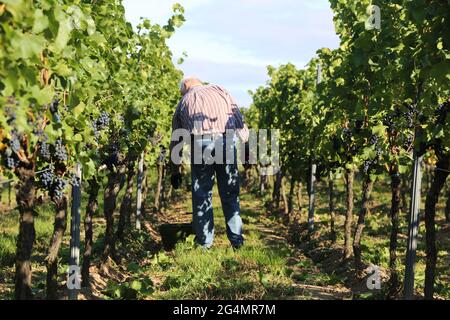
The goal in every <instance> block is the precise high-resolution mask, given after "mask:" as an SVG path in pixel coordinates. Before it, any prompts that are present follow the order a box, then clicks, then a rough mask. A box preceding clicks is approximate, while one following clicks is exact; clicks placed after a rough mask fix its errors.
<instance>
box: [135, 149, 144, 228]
mask: <svg viewBox="0 0 450 320" xmlns="http://www.w3.org/2000/svg"><path fill="white" fill-rule="evenodd" d="M143 178H144V152H142V154H141V158H140V159H139V166H138V174H137V197H136V198H137V203H136V229H138V230H140V229H141V215H142V181H143Z"/></svg>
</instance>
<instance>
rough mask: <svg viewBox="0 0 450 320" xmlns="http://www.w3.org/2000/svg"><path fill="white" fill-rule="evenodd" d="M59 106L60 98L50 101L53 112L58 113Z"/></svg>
mask: <svg viewBox="0 0 450 320" xmlns="http://www.w3.org/2000/svg"><path fill="white" fill-rule="evenodd" d="M58 107H59V100H58V99H55V100H53V101H52V103H50V112H51V113H52V114H56V113H58Z"/></svg>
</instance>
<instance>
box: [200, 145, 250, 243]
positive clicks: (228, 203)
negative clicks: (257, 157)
mask: <svg viewBox="0 0 450 320" xmlns="http://www.w3.org/2000/svg"><path fill="white" fill-rule="evenodd" d="M225 140H226V139H225V138H224V137H219V138H215V139H211V138H194V139H193V141H192V145H191V160H192V161H191V163H192V164H191V178H192V212H193V228H194V231H195V234H196V242H197V244H199V245H201V246H203V247H205V248H210V247H211V246H212V244H213V240H214V215H213V205H212V193H213V191H212V189H213V186H214V178H215V176H217V185H218V189H219V195H220V200H221V202H222V209H223V213H224V215H225V222H226V229H227V236H228V239H229V240H230V242H231V245H232V246H233V247H240V246H241V245H242V244H243V242H244V238H243V236H242V219H241V217H240V215H239V214H240V206H239V172H238V166H237V161H236V146H235V144H234V142H233V141H230V142H229V143H227V142H226V141H225ZM219 148H220V149H221V150H222V153H221V154H222V155H223V158H225V155H226V154H227V151H228V154H229V155H230V154H231V158H233V159H231V161H225V159H223V161H222V162H221V163H216V162H220V161H212V157H215V155H216V153H217V152H218V151H220V149H219ZM195 152H196V153H197V156H198V155H199V152H201V154H202V155H206V156H204V157H202V156H200V157H201V158H202V160H201V161H200V163H198V158H197V164H196V162H194V160H195V159H194V153H195ZM208 155H210V157H208ZM211 156H212V157H211ZM219 157H220V154H219ZM229 160H230V159H229Z"/></svg>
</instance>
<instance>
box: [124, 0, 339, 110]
mask: <svg viewBox="0 0 450 320" xmlns="http://www.w3.org/2000/svg"><path fill="white" fill-rule="evenodd" d="M176 2H178V3H180V4H181V5H183V7H184V8H185V10H186V12H185V18H186V22H185V24H184V25H183V26H182V27H181V28H180V29H178V30H177V31H176V33H175V35H174V36H173V37H172V38H171V39H170V40H169V41H168V45H169V47H170V48H171V50H172V52H173V54H174V61H177V60H178V58H180V57H181V56H182V55H183V52H186V53H187V58H186V59H185V61H184V63H183V64H181V65H180V66H179V68H180V69H181V70H182V71H183V72H184V74H185V76H196V77H198V78H200V79H201V80H202V81H206V82H209V83H212V84H218V85H222V86H224V87H225V88H226V89H228V90H229V91H230V92H231V94H232V95H233V96H234V97H235V99H236V100H237V101H238V103H239V105H240V106H241V107H248V106H249V105H250V104H251V102H252V99H251V96H250V95H249V94H248V91H249V90H256V89H257V88H258V87H259V86H261V85H264V84H265V83H266V81H267V80H268V76H267V66H269V65H272V66H275V67H276V66H279V65H280V64H286V63H288V62H291V63H294V64H295V65H296V66H297V67H299V68H303V67H304V66H305V65H306V64H307V63H308V61H309V60H310V59H311V58H312V57H314V55H315V52H316V51H317V50H318V49H320V48H323V47H328V48H331V49H334V48H337V47H338V46H339V38H338V37H337V35H336V33H335V31H334V25H333V13H332V11H331V9H330V7H329V3H328V0H178V1H172V0H124V6H125V10H126V16H127V19H128V20H129V21H130V22H131V23H132V24H133V25H136V24H138V23H139V21H140V17H145V18H148V19H150V20H151V22H152V23H158V24H165V23H166V22H167V20H168V19H169V18H170V16H171V13H172V5H173V4H174V3H176Z"/></svg>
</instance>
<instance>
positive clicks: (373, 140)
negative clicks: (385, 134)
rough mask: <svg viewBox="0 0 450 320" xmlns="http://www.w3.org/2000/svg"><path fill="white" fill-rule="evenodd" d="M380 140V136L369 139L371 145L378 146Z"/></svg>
mask: <svg viewBox="0 0 450 320" xmlns="http://www.w3.org/2000/svg"><path fill="white" fill-rule="evenodd" d="M379 139H380V137H379V136H377V135H376V134H373V135H372V136H371V137H370V139H369V144H370V145H376V144H378V140H379Z"/></svg>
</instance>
